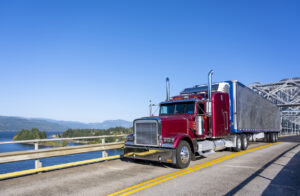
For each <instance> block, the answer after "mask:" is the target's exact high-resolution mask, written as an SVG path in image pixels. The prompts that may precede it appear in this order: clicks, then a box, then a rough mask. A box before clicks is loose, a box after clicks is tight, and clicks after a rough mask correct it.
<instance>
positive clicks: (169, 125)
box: [157, 115, 192, 137]
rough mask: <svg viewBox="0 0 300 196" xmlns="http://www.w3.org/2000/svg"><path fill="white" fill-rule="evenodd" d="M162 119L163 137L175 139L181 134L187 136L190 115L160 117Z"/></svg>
mask: <svg viewBox="0 0 300 196" xmlns="http://www.w3.org/2000/svg"><path fill="white" fill-rule="evenodd" d="M157 118H159V119H161V129H162V136H163V137H173V136H176V135H178V134H180V133H183V134H187V133H188V131H189V119H190V118H192V117H191V116H190V115H176V116H175V115H172V116H171V115H170V116H158V117H157Z"/></svg>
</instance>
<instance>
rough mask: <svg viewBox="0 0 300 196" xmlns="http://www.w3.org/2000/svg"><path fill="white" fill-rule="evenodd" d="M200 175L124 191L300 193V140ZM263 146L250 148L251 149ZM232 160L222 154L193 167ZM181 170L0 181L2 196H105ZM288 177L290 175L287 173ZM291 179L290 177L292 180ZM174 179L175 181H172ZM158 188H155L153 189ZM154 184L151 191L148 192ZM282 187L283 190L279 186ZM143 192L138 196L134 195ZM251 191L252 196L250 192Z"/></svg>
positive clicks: (110, 165)
mask: <svg viewBox="0 0 300 196" xmlns="http://www.w3.org/2000/svg"><path fill="white" fill-rule="evenodd" d="M281 140H282V141H284V142H283V143H279V144H275V145H272V146H269V147H266V148H262V149H259V150H256V151H253V152H249V153H245V154H243V155H239V156H236V157H233V158H231V159H228V160H224V161H223V162H221V163H216V164H213V165H211V166H209V167H205V168H202V169H197V170H195V171H193V172H190V173H187V174H184V175H180V176H178V177H176V176H175V177H174V178H171V179H169V180H168V179H166V178H164V179H166V180H165V181H164V182H161V183H160V182H158V180H154V181H153V182H148V186H139V187H136V188H132V189H129V190H127V191H124V193H133V194H137V195H153V193H154V192H155V195H182V194H188V195H199V194H204V195H211V194H218V195H220V194H222V195H223V194H234V193H240V194H252V195H253V194H254V195H257V194H262V193H264V192H265V193H266V192H270V193H272V192H273V191H277V193H278V191H283V192H284V193H296V192H297V191H298V194H299V193H300V186H299V184H300V183H299V181H298V183H297V182H295V179H300V168H299V167H295V164H298V165H299V163H300V147H299V143H300V136H294V137H285V138H281ZM260 145H264V143H254V144H251V146H250V147H251V148H253V147H257V146H260ZM230 154H233V153H232V152H228V151H222V152H218V153H215V154H212V155H210V156H209V157H207V158H203V159H199V160H197V161H193V162H192V163H191V167H193V166H197V165H200V164H202V163H207V162H209V161H212V160H214V159H216V158H219V157H224V156H225V155H230ZM179 171H181V170H178V169H174V168H172V167H170V166H169V165H162V164H156V163H149V162H138V163H134V162H130V161H126V160H112V161H106V162H102V163H96V164H90V165H84V166H79V167H73V168H68V169H62V170H56V171H52V172H46V173H41V174H36V175H28V176H24V177H19V178H13V179H7V180H2V181H0V190H1V195H58V194H59V195H107V194H110V193H114V192H116V191H119V190H122V189H125V188H127V187H130V186H133V185H137V184H139V183H141V182H145V181H149V180H152V179H155V178H157V177H161V176H164V175H168V174H170V173H172V172H179ZM284 172H287V173H284ZM289 174H292V175H289ZM173 176H174V175H173ZM153 183H155V184H153ZM149 184H150V186H149ZM281 184H282V186H281ZM136 189H139V190H138V191H137V192H135V191H134V190H136ZM249 191H251V192H249ZM296 194H297V193H296Z"/></svg>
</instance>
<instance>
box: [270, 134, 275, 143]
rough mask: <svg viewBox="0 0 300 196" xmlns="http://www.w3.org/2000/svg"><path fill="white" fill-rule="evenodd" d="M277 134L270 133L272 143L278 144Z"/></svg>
mask: <svg viewBox="0 0 300 196" xmlns="http://www.w3.org/2000/svg"><path fill="white" fill-rule="evenodd" d="M275 134H276V133H270V142H272V143H274V142H276V135H275Z"/></svg>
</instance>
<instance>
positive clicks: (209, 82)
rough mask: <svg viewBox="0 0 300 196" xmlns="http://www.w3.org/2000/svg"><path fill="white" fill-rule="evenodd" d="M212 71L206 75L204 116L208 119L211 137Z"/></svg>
mask: <svg viewBox="0 0 300 196" xmlns="http://www.w3.org/2000/svg"><path fill="white" fill-rule="evenodd" d="M213 73H214V71H213V70H210V71H209V73H208V100H207V102H206V115H207V117H210V120H209V124H210V129H209V135H210V136H211V137H212V133H213V118H212V96H211V94H212V75H213Z"/></svg>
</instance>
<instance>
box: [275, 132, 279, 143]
mask: <svg viewBox="0 0 300 196" xmlns="http://www.w3.org/2000/svg"><path fill="white" fill-rule="evenodd" d="M275 136H276V142H278V133H275Z"/></svg>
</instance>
